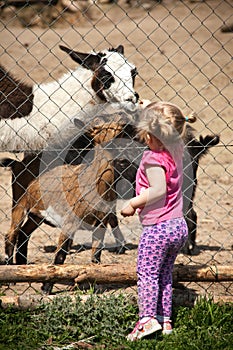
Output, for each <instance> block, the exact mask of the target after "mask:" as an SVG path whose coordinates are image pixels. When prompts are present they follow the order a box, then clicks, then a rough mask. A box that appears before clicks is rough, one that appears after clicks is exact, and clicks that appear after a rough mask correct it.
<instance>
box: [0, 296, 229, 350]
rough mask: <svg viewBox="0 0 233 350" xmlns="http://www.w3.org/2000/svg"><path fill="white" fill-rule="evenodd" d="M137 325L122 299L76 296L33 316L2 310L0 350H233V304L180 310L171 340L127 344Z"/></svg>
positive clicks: (156, 337) (202, 303) (132, 307)
mask: <svg viewBox="0 0 233 350" xmlns="http://www.w3.org/2000/svg"><path fill="white" fill-rule="evenodd" d="M137 319H138V308H137V304H136V303H135V302H132V299H130V298H129V297H126V296H123V295H120V296H114V295H111V296H97V295H95V294H91V295H90V296H89V297H88V299H87V301H86V302H82V301H81V298H80V295H77V296H76V298H75V301H74V300H73V299H71V298H70V297H69V296H64V297H61V296H60V297H57V298H55V299H54V300H53V301H52V302H51V303H47V304H43V305H41V306H40V307H38V308H37V309H36V310H31V311H30V310H28V311H20V310H15V309H12V308H9V309H7V310H2V309H0V329H1V332H0V350H13V349H14V350H22V349H23V350H29V349H30V350H34V349H36V350H39V349H40V350H53V349H55V348H56V346H57V347H58V348H61V349H62V348H64V349H65V348H66V347H67V346H69V344H72V343H74V344H75V343H76V344H77V342H79V341H83V342H86V343H89V344H90V345H92V346H93V349H95V350H100V349H103V348H104V349H108V350H125V349H132V350H164V349H166V350H173V349H175V350H186V349H189V350H196V349H208V350H231V349H232V344H233V305H232V304H222V305H220V304H215V303H213V301H212V300H211V299H210V300H208V299H205V298H204V299H201V300H199V301H198V302H197V304H196V305H195V306H194V307H192V308H187V307H178V308H176V309H175V310H174V332H173V334H172V335H169V336H162V334H161V332H157V333H155V334H152V335H151V336H150V338H147V339H142V340H140V341H137V342H133V343H131V342H129V341H127V340H126V338H125V337H126V335H127V334H128V333H129V332H130V331H131V330H132V329H133V327H134V325H135V322H136V321H137ZM74 348H75V347H74ZM76 348H77V347H76ZM70 349H72V347H70Z"/></svg>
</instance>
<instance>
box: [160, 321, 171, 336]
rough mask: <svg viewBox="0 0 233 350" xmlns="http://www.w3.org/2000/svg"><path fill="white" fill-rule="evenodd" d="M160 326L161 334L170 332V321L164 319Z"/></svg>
mask: <svg viewBox="0 0 233 350" xmlns="http://www.w3.org/2000/svg"><path fill="white" fill-rule="evenodd" d="M162 328H163V331H162V333H163V334H172V325H171V321H165V322H163V323H162Z"/></svg>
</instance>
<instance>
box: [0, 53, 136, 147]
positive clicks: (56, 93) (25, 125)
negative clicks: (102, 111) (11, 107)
mask: <svg viewBox="0 0 233 350" xmlns="http://www.w3.org/2000/svg"><path fill="white" fill-rule="evenodd" d="M102 53H103V54H105V55H104V56H103V58H102V61H101V62H103V60H104V62H103V67H104V71H105V72H106V71H107V72H110V73H111V74H112V76H113V78H114V81H113V82H112V83H111V85H110V86H109V87H108V88H106V89H104V90H103V95H104V97H105V98H106V101H107V102H109V103H115V102H117V103H120V104H122V105H123V106H124V107H126V108H128V109H131V110H133V109H134V108H135V105H136V102H137V97H136V93H135V91H134V87H133V83H134V81H133V80H134V79H133V77H132V70H134V69H135V67H134V66H133V65H132V64H131V63H129V62H128V61H127V60H126V58H125V57H124V56H123V54H122V53H119V52H115V51H107V50H105V51H103V52H102ZM93 74H95V73H93V71H92V70H89V69H87V68H83V67H81V66H79V67H78V68H77V69H76V70H74V71H70V72H68V73H67V74H65V75H64V76H63V77H61V79H60V80H58V81H53V82H50V83H48V84H41V85H34V86H33V94H34V99H33V109H32V111H31V113H30V114H29V115H28V116H26V117H21V118H15V119H10V118H8V119H1V120H0V151H12V152H17V151H18V152H20V151H33V150H37V151H39V150H42V149H44V148H45V147H47V146H48V143H49V142H50V139H51V138H52V137H53V135H55V134H57V133H58V132H62V130H63V126H64V125H65V124H67V121H68V120H72V119H73V117H74V116H75V115H77V114H78V113H79V111H82V110H83V108H86V107H89V108H91V107H92V106H95V105H96V104H97V105H98V104H100V103H103V101H101V99H100V98H99V97H98V96H97V95H96V92H95V91H94V90H93V87H92V85H91V82H92V79H93ZM103 74H104V72H103ZM82 118H83V119H82V120H83V121H84V122H85V113H82ZM79 119H80V117H79Z"/></svg>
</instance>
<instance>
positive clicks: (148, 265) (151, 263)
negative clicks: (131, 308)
mask: <svg viewBox="0 0 233 350" xmlns="http://www.w3.org/2000/svg"><path fill="white" fill-rule="evenodd" d="M162 231H163V227H162V225H161V224H157V225H153V226H146V227H144V229H143V232H142V235H141V238H140V242H139V246H138V262H137V276H138V283H137V286H138V306H139V318H140V319H142V318H144V317H156V315H157V300H158V294H159V289H160V287H159V278H160V271H161V267H162V266H163V261H164V255H165V246H166V242H164V239H160V238H159V237H160V236H161V235H162Z"/></svg>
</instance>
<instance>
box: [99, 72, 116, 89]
mask: <svg viewBox="0 0 233 350" xmlns="http://www.w3.org/2000/svg"><path fill="white" fill-rule="evenodd" d="M114 81H115V79H114V78H113V76H112V75H111V74H110V73H109V74H105V75H103V76H102V77H101V83H102V84H103V86H104V89H109V88H110V86H111V84H112V83H114Z"/></svg>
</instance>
